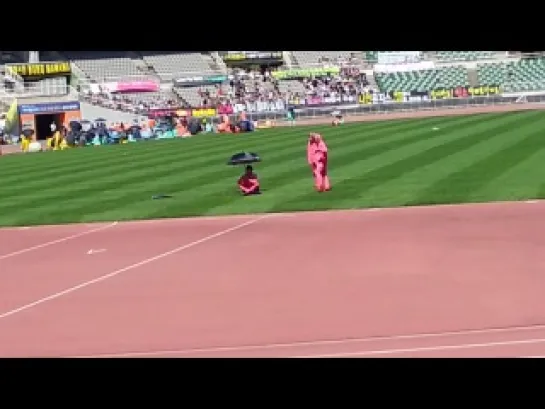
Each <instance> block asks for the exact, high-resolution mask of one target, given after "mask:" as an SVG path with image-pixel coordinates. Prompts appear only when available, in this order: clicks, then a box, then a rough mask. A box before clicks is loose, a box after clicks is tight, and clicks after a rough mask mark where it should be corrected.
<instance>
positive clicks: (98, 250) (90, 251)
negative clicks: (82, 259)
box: [87, 249, 106, 255]
mask: <svg viewBox="0 0 545 409" xmlns="http://www.w3.org/2000/svg"><path fill="white" fill-rule="evenodd" d="M105 251H106V249H96V250H94V249H91V250H89V251H88V252H87V254H88V255H93V254H98V253H104V252H105Z"/></svg>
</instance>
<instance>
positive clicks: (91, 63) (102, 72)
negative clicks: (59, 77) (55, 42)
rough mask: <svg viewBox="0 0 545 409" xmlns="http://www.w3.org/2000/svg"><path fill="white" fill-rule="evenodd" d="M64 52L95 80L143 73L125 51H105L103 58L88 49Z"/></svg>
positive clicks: (102, 53)
mask: <svg viewBox="0 0 545 409" xmlns="http://www.w3.org/2000/svg"><path fill="white" fill-rule="evenodd" d="M63 54H64V55H65V56H66V57H67V58H68V59H70V60H71V61H72V63H73V64H75V65H77V66H78V68H79V69H81V70H82V71H83V72H84V73H85V74H86V75H87V76H88V77H89V78H90V79H92V80H95V81H100V82H101V81H103V80H104V79H106V80H108V78H117V79H119V78H124V77H130V76H131V75H139V74H141V72H140V71H139V70H138V67H137V66H136V64H135V63H134V62H133V61H132V59H131V58H130V57H129V55H128V54H127V53H126V52H123V51H103V52H101V57H102V58H96V56H95V55H93V54H92V53H91V54H90V53H89V52H86V51H64V52H63Z"/></svg>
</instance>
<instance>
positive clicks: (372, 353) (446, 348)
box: [294, 338, 545, 358]
mask: <svg viewBox="0 0 545 409" xmlns="http://www.w3.org/2000/svg"><path fill="white" fill-rule="evenodd" d="M543 343H545V338H537V339H523V340H518V341H499V342H483V343H479V344H459V345H436V346H432V347H420V348H399V349H382V350H377V351H361V352H342V353H337V354H323V355H302V356H296V357H294V358H343V357H358V356H377V355H393V354H406V353H411V352H425V351H428V352H433V351H449V350H460V349H473V348H490V347H495V346H511V345H531V344H543Z"/></svg>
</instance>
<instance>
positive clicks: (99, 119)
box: [95, 118, 106, 122]
mask: <svg viewBox="0 0 545 409" xmlns="http://www.w3.org/2000/svg"><path fill="white" fill-rule="evenodd" d="M95 122H106V119H104V118H97V119H95Z"/></svg>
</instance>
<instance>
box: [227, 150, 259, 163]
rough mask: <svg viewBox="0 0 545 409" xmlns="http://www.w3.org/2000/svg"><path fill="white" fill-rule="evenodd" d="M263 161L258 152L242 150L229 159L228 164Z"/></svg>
mask: <svg viewBox="0 0 545 409" xmlns="http://www.w3.org/2000/svg"><path fill="white" fill-rule="evenodd" d="M254 162H261V158H260V157H259V155H258V154H257V153H252V152H240V153H237V154H235V155H233V156H231V159H229V162H227V164H228V165H246V164H248V163H254Z"/></svg>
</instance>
